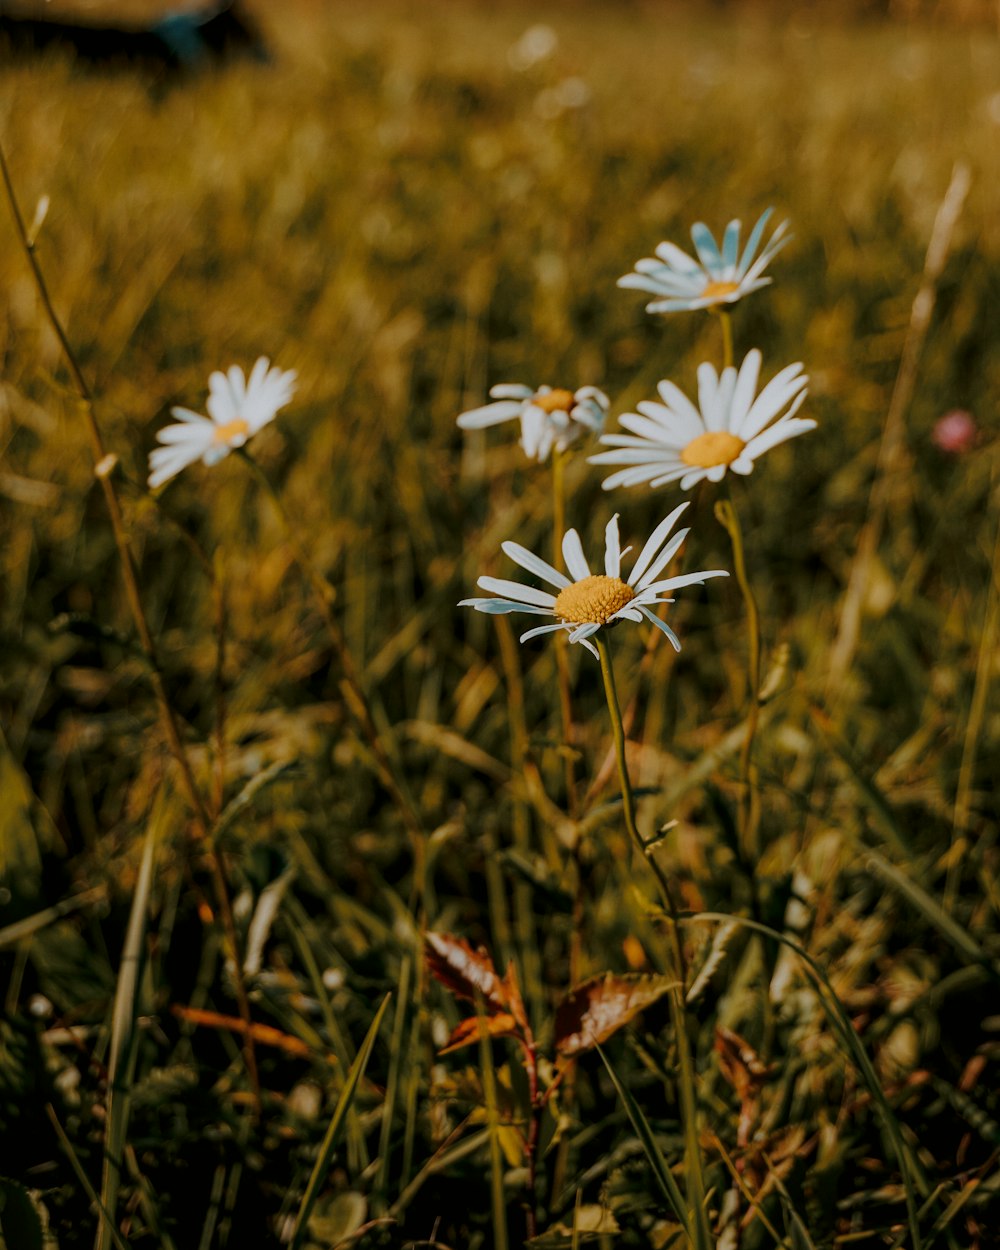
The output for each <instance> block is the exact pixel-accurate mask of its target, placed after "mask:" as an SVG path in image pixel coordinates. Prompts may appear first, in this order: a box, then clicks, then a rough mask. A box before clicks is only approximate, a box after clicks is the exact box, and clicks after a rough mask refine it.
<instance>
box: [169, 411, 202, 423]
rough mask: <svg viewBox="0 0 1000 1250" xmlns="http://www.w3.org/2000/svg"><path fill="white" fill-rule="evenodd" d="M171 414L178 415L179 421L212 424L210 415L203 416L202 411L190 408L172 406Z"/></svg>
mask: <svg viewBox="0 0 1000 1250" xmlns="http://www.w3.org/2000/svg"><path fill="white" fill-rule="evenodd" d="M170 415H171V416H172V417H176V418H177V420H178V421H186V422H188V423H189V424H191V425H205V424H206V423H208V424H211V422H209V420H208V417H203V416H202V415H201V413H200V412H192V411H191V409H190V408H171V409H170Z"/></svg>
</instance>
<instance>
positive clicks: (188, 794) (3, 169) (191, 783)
mask: <svg viewBox="0 0 1000 1250" xmlns="http://www.w3.org/2000/svg"><path fill="white" fill-rule="evenodd" d="M0 177H2V179H3V184H4V189H5V191H6V193H7V200H8V203H9V204H10V209H11V213H12V215H13V218H14V226H15V229H16V230H17V236H18V240H19V242H20V244H21V248H22V250H23V251H24V254H25V257H26V258H27V261H28V264H29V265H30V267H31V272H32V275H33V277H34V280H35V287H36V289H37V291H38V295H39V298H40V299H41V301H42V306H43V308H44V309H45V314H46V316H47V317H48V320H49V324H50V325H51V327H52V329H53V331H54V332H55V335H56V338H57V339H58V340H59V345H60V347H61V348H62V352H63V356H64V358H65V360H66V365H67V368H68V369H69V372H70V377H71V378H72V379H73V385H74V386H75V387H76V391H77V394H78V395H79V397H80V411H81V413H82V416H83V420H84V425H85V426H86V428H87V435H88V438H89V440H90V447H91V452H92V454H93V457H94V476H95V477H96V478H97V480H98V482H100V484H101V490H102V492H103V494H104V502H105V505H106V507H107V509H108V516H109V518H110V520H111V530H112V533H113V534H114V539H115V547H116V548H117V551H118V559H119V563H120V565H121V570H122V581H123V582H124V585H125V598H126V600H127V601H128V606H129V611H130V613H131V615H132V621H133V624H134V625H135V631H136V633H137V634H138V636H139V644H140V646H141V647H142V650H143V653H144V655H145V657H146V663H147V666H148V670H149V678H150V682H151V683H152V686H153V694H154V695H155V697H156V704H157V708H158V710H159V714H160V723H161V725H162V726H163V733H164V736H165V737H166V739H167V743H168V745H169V747H170V753H171V754H172V755H173V757H174V759H175V760H176V762H177V766H178V769H179V771H180V779H181V789H182V790H183V791H184V796H185V798H186V799H187V801H188V804H189V806H190V808H191V813H192V825H193V827H194V831H195V834H196V836H197V837H198V839H199V840H200V841H203V842H205V843H206V845H207V848H208V858H209V866H210V868H211V873H212V880H213V885H214V889H215V895H216V903H217V906H218V908H219V912H220V914H221V916H222V926H223V931H224V933H225V938H226V945H227V946H228V948H229V952H228V953H229V957H230V958H231V960H232V961H233V983H234V986H235V988H236V1001H237V1002H238V1004H239V1010H240V1017H241V1019H242V1021H243V1024H244V1026H245V1029H244V1034H243V1036H244V1045H243V1054H244V1060H245V1062H246V1068H247V1075H248V1076H249V1078H250V1085H251V1087H252V1089H253V1091H254V1098H255V1101H256V1104H257V1109H258V1111H259V1109H260V1078H259V1076H258V1072H257V1057H256V1051H255V1049H254V1042H253V1030H252V1028H251V1027H250V1025H251V1018H250V1000H249V998H248V997H247V991H246V985H245V984H244V981H243V974H242V971H241V961H240V955H239V946H238V943H237V940H236V923H235V921H234V919H233V909H232V905H231V904H230V901H229V891H228V889H227V886H226V875H225V869H224V867H223V864H222V859H221V857H220V855H219V852H218V849H217V848H216V846H215V841H214V839H213V837H212V830H211V824H210V821H209V817H208V812H207V811H206V808H205V803H204V800H203V799H202V796H201V792H200V791H199V789H198V786H197V783H196V782H195V779H194V773H193V771H192V769H191V761H190V760H189V759H188V754H187V751H186V750H185V749H184V743H183V742H182V740H181V734H180V728H179V726H178V723H177V717H176V715H175V713H174V709H173V707H172V706H171V704H170V700H169V699H168V697H167V688H166V683H165V682H164V680H163V673H162V671H161V669H160V662H159V657H158V655H157V652H156V645H155V643H154V642H153V635H152V633H151V631H150V628H149V623H148V621H147V620H146V612H145V609H144V608H143V605H142V596H141V594H140V593H139V581H138V577H137V576H136V571H135V564H134V562H133V560H132V550H131V548H130V547H129V543H128V535H127V534H126V532H125V522H124V518H123V516H122V510H121V503H120V501H119V499H118V494H117V492H116V490H115V486H114V482H113V481H112V475H113V474H114V471H115V468H116V467H117V464H118V457H117V456H115V455H109V454H108V452H107V450H106V448H105V445H104V439H103V437H102V435H101V428H100V426H99V425H98V424H97V417H96V415H95V413H94V396H93V392H92V391H91V389H90V387H89V386H88V384H87V380H86V378H84V376H83V372H82V370H81V369H80V365H79V363H78V361H77V359H76V355H75V354H74V352H73V349H72V347H71V346H70V342H69V338H68V337H67V335H66V331H65V329H64V328H63V324H62V322H61V321H60V319H59V315H58V314H57V312H56V310H55V307H54V305H53V303H52V298H51V296H50V295H49V288H48V285H47V283H46V281H45V275H44V274H43V273H42V269H41V266H40V265H39V263H38V257H37V255H36V254H35V245H34V241H33V240H32V239H31V238H30V237H29V236H28V232H27V230H26V229H25V226H24V218H23V217H22V215H21V209H20V205H19V204H18V202H17V195H16V194H15V191H14V183H13V181H12V179H11V176H10V170H9V168H8V166H7V160H6V157H5V155H4V151H3V148H2V147H0Z"/></svg>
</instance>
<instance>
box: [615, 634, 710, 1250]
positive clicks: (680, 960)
mask: <svg viewBox="0 0 1000 1250" xmlns="http://www.w3.org/2000/svg"><path fill="white" fill-rule="evenodd" d="M594 641H595V643H596V645H597V653H598V655H599V656H600V660H601V675H602V677H603V678H604V694H605V697H606V698H607V702H608V715H609V716H610V718H611V732H612V734H613V736H614V740H615V758H616V759H617V762H618V778H619V782H620V783H621V792H622V810H623V812H624V814H625V828H626V829H627V830H628V835H629V838H630V839H631V841H632V845H633V847H634V848H635V851H636V852H637V853H638V854H639V855H641V856H642V858H643V859H644V860H645V861H646V863H647V864H649V866H650V868H652V870H653V874H654V876H655V877H656V881H657V884H658V885H659V887H660V891H661V893H662V895H663V901H664V903H665V904H666V908H667V912H668V913H669V924H668V926H667V927H668V930H669V933H670V947H671V954H672V959H673V963H674V968H673V972H674V974H675V975H676V977H677V982H676V985H675V986H674V988H673V990H672V991H671V993H670V1018H671V1022H672V1024H673V1029H674V1037H675V1038H676V1041H677V1061H678V1067H679V1068H680V1079H679V1081H678V1087H679V1090H680V1101H681V1117H682V1119H683V1122H684V1141H685V1151H686V1155H687V1168H686V1173H687V1201H688V1206H689V1207H690V1209H691V1216H692V1224H693V1227H694V1245H695V1248H696V1250H711V1246H712V1236H711V1232H710V1231H709V1227H708V1216H707V1214H706V1211H705V1177H704V1174H703V1172H702V1165H701V1150H700V1148H699V1145H698V1097H697V1091H696V1089H695V1073H694V1061H693V1059H692V1056H691V1046H690V1041H689V1039H688V1032H687V1013H686V1010H685V1003H684V984H685V963H684V952H683V948H682V946H681V940H680V934H679V930H678V911H677V907H676V905H675V903H674V900H673V895H672V894H671V891H670V883H669V881H668V880H667V877H666V874H665V873H664V871H663V869H662V868H661V867H660V865H659V864H658V863H657V862H656V859H655V858H654V854H653V852H652V850H651V849H650V848H649V847H648V846H647V845H646V843H645V842H644V840H643V838H642V835H641V834H640V833H639V827H638V825H637V824H636V820H635V796H634V795H633V793H632V783H631V781H630V779H629V775H628V761H627V760H626V758H625V729H624V726H623V725H622V713H621V705H620V704H619V702H618V690H617V688H616V686H615V671H614V666H613V665H612V663H611V654H610V651H609V650H608V642H607V638H606V637H605V635H604V633H603V632H599V633H598V634H597V635H596V636H595V638H594Z"/></svg>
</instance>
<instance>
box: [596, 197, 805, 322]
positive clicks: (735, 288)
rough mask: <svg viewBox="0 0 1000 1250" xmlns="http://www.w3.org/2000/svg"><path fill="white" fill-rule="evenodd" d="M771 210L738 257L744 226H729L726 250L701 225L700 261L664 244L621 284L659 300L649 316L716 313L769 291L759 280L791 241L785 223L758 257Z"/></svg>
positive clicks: (697, 229)
mask: <svg viewBox="0 0 1000 1250" xmlns="http://www.w3.org/2000/svg"><path fill="white" fill-rule="evenodd" d="M773 212H774V209H773V208H769V209H768V210H767V212H766V213H764V214H763V215H762V216H761V217H760V219H759V220H758V222H757V224H756V225H755V226H754V228H753V230H752V231H751V233H750V237H749V239H747V242H746V247H744V249H743V254H742V255H740V223H739V221H736V220H734V221H731V222H730V223H729V225H728V226H726V232H725V234H724V235H723V236H722V247H721V248H720V247H719V245H718V244H717V243H716V241H715V238H714V237H713V235H712V232H711V230H709V228H708V227H707V226H706V225H704V224H703V223H702V222H700V221H699V222H696V223H695V224H694V225H693V226H692V227H691V238H692V240H693V241H694V246H695V251H696V252H697V253H698V259H697V260H695V259H694V258H693V257H692V256H689V255H688V254H687V252H684V251H681V249H680V248H679V247H677V246H676V245H675V244H673V243H661V244H660V245H659V247H658V248H657V249H656V255H657V258H658V259H656V260H653V259H652V257H647V258H646V259H645V260H640V261H636V265H635V270H634V272H632V273H627V274H626V275H625V276H624V278H619V279H618V285H619V286H621V287H628V288H631V289H632V290H636V291H649V292H651V293H652V294H653V295H656V296H658V297H659V298H657V299H655V300H653V301H652V302H651V303H649V304H647V305H646V312H651V313H661V312H662V313H669V312H687V311H689V310H691V309H694V308H717V307H718V306H719V305H720V304H735V303H736V301H737V300H740V299H742V298H743V296H744V295H749V294H750V292H751V291H757V290H759V289H760V288H761V287H762V286H767V285H768V283H769V282H770V281H771V279H770V278H764V277H762V276H761V275H762V274H763V272H764V270H765V269H766V268H767V264H768V262H769V261H770V260H771V259H772V257H774V256H776V255H777V253H778V252H780V251H781V249H782V248H783V247H784V246H785V244H786V243H787V242H788V241H789V240H790V238H791V236H790V235H789V234H787V233H786V232H787V230H788V222H787V221H783V222H782V223H781V225H780V226H779V227H778V228H777V230H775V232H774V234H772V235H771V238H770V239H769V240H768V242H767V244H766V245H765V247H764V248H763V250H762V251H761V253H760V255H759V256H758V255H757V249H758V248H759V247H760V244H761V239H762V238H763V236H764V227H765V226H766V225H767V223H768V220H769V218H770V216H771V214H772V213H773Z"/></svg>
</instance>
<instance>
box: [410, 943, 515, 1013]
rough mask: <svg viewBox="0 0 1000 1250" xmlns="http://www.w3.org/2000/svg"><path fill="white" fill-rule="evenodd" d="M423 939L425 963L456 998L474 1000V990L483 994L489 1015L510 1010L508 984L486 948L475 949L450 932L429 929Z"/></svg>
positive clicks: (475, 994) (475, 995)
mask: <svg viewBox="0 0 1000 1250" xmlns="http://www.w3.org/2000/svg"><path fill="white" fill-rule="evenodd" d="M424 943H425V946H426V950H427V965H428V967H429V968H430V970H431V972H433V974H434V975H435V976H436V977H437V979H438V980H439V981H440V982H441V984H442V985H444V986H446V987H447V988H448V989H449V990H451V992H452V993H453V994H454V995H455V996H456V997H457V998H467V999H469V1001H470V1002H473V1003H474V1002H475V1001H476V997H477V994H479V995H482V998H483V1002H484V1004H485V1008H486V1011H487V1013H488V1014H489V1015H491V1016H492V1015H496V1014H497V1012H500V1011H506V1012H511V1011H512V1004H511V1002H510V1000H509V999H508V996H507V986H506V985H505V983H504V982H503V981H501V980H500V978H499V977H498V976H497V972H496V969H495V968H494V967H493V960H492V959H491V958H490V956H489V955H488V953H487V952H486V951H484V950H482V949H480V950H478V951H474V950H473V949H472V947H471V946H470V945H469V943H468V942H467V941H466V940H465V939H464V938H457V937H454V936H453V935H452V934H451V933H428V934H426V935H425V937H424ZM518 997H519V998H520V996H518ZM521 1010H522V1011H523V1008H522V1009H521ZM515 1014H516V1013H515Z"/></svg>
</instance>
